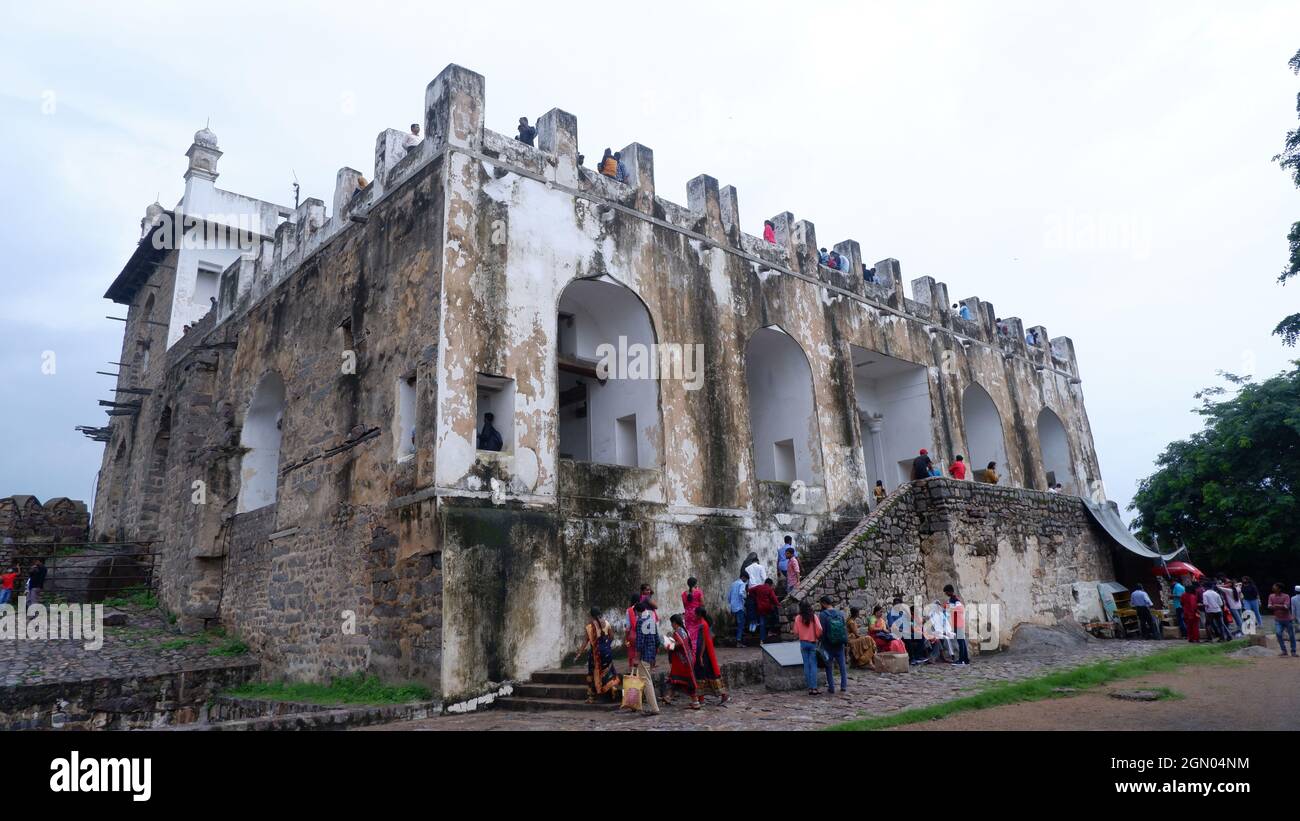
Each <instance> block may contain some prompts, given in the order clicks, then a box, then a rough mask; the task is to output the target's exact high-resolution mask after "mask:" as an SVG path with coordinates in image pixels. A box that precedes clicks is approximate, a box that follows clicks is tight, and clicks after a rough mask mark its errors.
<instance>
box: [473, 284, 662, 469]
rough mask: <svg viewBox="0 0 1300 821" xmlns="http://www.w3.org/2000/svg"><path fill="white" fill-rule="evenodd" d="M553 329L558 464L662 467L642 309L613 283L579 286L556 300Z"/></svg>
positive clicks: (650, 344) (651, 347) (654, 374)
mask: <svg viewBox="0 0 1300 821" xmlns="http://www.w3.org/2000/svg"><path fill="white" fill-rule="evenodd" d="M557 323H558V325H557V332H558V333H557V337H556V338H557V350H556V357H555V358H556V367H557V370H558V376H557V386H558V390H559V402H558V405H559V428H560V458H561V459H572V460H574V461H578V462H599V463H603V464H610V465H627V466H629V467H643V468H657V467H659V465H660V437H661V436H662V432H661V426H660V423H659V379H658V377H659V369H658V368H657V367H656V361H657V360H656V357H657V353H656V346H655V333H654V327H653V325H652V324H651V321H650V312H649V311H648V310H647V309H646V307H645V304H644V303H642V302H641V300H640V298H639V297H637V295H636V294H635V293H633V292H632V290H631V289H629V288H627V287H625V286H623V285H620V284H618V283H616V282H613V281H612V280H608V279H599V280H596V279H580V280H576V281H574V282H571V283H569V285H568V287H566V288H565V289H564V292H563V293H562V294H561V295H560V302H559V311H558V316H557ZM602 363H603V364H604V365H606V366H607V367H606V368H598V366H600V365H602ZM512 404H513V403H512ZM479 422H480V424H481V419H480V420H479ZM503 422H507V423H508V424H511V425H513V422H512V421H509V420H505V419H502V417H501V415H500V414H497V418H496V422H495V424H496V427H497V428H501V427H502V423H503Z"/></svg>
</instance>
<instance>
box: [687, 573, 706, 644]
mask: <svg viewBox="0 0 1300 821" xmlns="http://www.w3.org/2000/svg"><path fill="white" fill-rule="evenodd" d="M698 584H699V582H698V581H696V580H695V577H694V576H691V577H690V578H689V579H687V580H686V590H685V591H683V592H682V615H683V616H684V617H685V618H684V619H683V621H684V622H685V624H686V632H687V633H690V634H691V646H692V647H694V648H696V649H697V650H698V649H699V647H700V617H699V616H697V615H695V611H696V609H697V608H699V607H700V606H701V605H703V604H704V592H703V591H702V590H700V588H699V587H697V586H696V585H698Z"/></svg>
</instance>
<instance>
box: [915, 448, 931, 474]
mask: <svg viewBox="0 0 1300 821" xmlns="http://www.w3.org/2000/svg"><path fill="white" fill-rule="evenodd" d="M928 478H930V451H928V450H926V449H925V448H921V453H920V454H919V455H918V456H917V457H916V458H915V459H913V460H912V481H914V482H915V481H916V480H917V479H928Z"/></svg>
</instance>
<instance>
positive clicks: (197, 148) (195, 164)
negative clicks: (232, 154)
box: [185, 126, 221, 182]
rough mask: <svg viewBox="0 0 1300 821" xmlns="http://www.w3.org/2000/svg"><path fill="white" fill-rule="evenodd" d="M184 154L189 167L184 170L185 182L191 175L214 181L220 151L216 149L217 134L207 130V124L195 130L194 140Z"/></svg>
mask: <svg viewBox="0 0 1300 821" xmlns="http://www.w3.org/2000/svg"><path fill="white" fill-rule="evenodd" d="M185 156H186V157H189V159H190V167H189V169H188V170H186V172H185V180H186V181H187V182H188V181H189V180H190V178H192V177H198V178H200V179H204V180H207V181H208V182H215V181H216V179H217V160H219V159H221V152H220V151H218V150H217V135H216V134H213V133H212V132H211V131H209V130H208V128H207V126H204V127H203V128H202V129H200V130H199V131H197V132H195V134H194V142H193V143H192V144H191V145H190V150H189V151H186V152H185Z"/></svg>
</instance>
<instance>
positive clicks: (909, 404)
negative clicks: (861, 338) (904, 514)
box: [849, 345, 934, 491]
mask: <svg viewBox="0 0 1300 821" xmlns="http://www.w3.org/2000/svg"><path fill="white" fill-rule="evenodd" d="M849 355H850V356H852V358H853V394H854V397H855V399H856V400H857V407H858V417H859V419H860V420H861V422H862V456H863V464H865V465H866V469H867V470H866V476H867V486H868V487H871V488H874V487H875V485H876V482H877V481H879V482H880V483H881V484H882V486H883V487H884V488H885V490H886V491H892V490H893V489H894V488H896V487H898V486H899V485H901V484H904V483H905V482H907V481H908V480H910V479H911V476H912V460H913V459H915V458H916V454H917V451H919V450H920V449H921V448H929V449H933V447H934V442H933V441H932V437H933V435H934V434H933V432H932V429H931V426H930V420H931V418H932V416H933V414H932V412H931V408H930V380H929V377H928V375H927V373H926V368H925V366H924V365H917V364H915V363H913V362H907V361H905V360H902V359H895V358H894V357H892V356H886V355H885V354H882V353H880V352H879V351H873V350H869V349H867V348H860V347H858V346H857V345H849Z"/></svg>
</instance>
